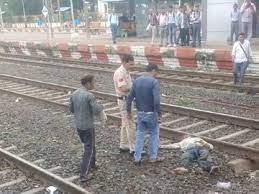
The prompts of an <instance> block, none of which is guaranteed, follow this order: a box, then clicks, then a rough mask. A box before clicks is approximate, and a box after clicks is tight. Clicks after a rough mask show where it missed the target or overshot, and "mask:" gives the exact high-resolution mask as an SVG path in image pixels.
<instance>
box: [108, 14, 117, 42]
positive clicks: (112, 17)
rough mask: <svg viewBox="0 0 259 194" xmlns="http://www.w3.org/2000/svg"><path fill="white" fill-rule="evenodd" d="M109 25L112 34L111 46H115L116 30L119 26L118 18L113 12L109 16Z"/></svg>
mask: <svg viewBox="0 0 259 194" xmlns="http://www.w3.org/2000/svg"><path fill="white" fill-rule="evenodd" d="M109 23H110V28H111V32H112V42H113V44H116V36H117V30H118V26H119V17H118V15H117V14H115V13H114V11H113V12H112V13H111V15H110V16H109Z"/></svg>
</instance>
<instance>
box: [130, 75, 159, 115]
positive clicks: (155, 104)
mask: <svg viewBox="0 0 259 194" xmlns="http://www.w3.org/2000/svg"><path fill="white" fill-rule="evenodd" d="M134 99H135V101H136V106H137V110H138V111H143V112H157V113H158V114H159V115H160V114H161V112H160V86H159V82H158V81H157V80H156V79H155V78H154V77H151V76H146V75H142V76H140V77H139V78H137V79H136V80H135V81H134V82H133V86H132V89H131V91H130V94H129V96H128V99H127V112H129V113H130V112H131V104H132V101H133V100H134Z"/></svg>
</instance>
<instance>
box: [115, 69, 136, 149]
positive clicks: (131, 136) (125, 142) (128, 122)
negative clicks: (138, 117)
mask: <svg viewBox="0 0 259 194" xmlns="http://www.w3.org/2000/svg"><path fill="white" fill-rule="evenodd" d="M113 81H114V86H115V91H116V94H117V96H118V97H126V96H127V95H128V92H127V93H125V92H123V91H121V90H120V88H121V87H126V88H128V89H131V87H132V80H131V77H130V74H129V72H128V71H127V70H126V69H125V68H124V67H123V66H122V65H121V66H120V67H119V68H118V69H117V70H116V71H115V73H114V77H113ZM126 103H127V100H126V99H125V98H123V99H118V107H119V108H120V112H121V117H122V119H121V134H120V148H121V149H130V152H133V151H135V128H136V127H135V123H134V120H133V119H128V117H127V110H126Z"/></svg>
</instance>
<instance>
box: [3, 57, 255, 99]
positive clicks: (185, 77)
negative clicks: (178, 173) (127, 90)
mask: <svg viewBox="0 0 259 194" xmlns="http://www.w3.org/2000/svg"><path fill="white" fill-rule="evenodd" d="M0 60H1V61H6V62H11V63H19V64H27V65H28V64H29V65H34V66H43V67H46V66H47V67H59V68H60V67H62V68H68V69H78V70H86V71H93V72H106V73H114V70H115V69H116V68H117V67H118V66H117V65H111V64H101V63H88V64H87V65H86V64H85V62H83V61H76V60H66V59H56V58H46V57H35V56H21V55H13V54H0ZM141 72H143V67H139V66H136V67H135V68H134V69H132V75H133V76H138V75H140V74H141ZM158 79H160V80H161V81H162V82H164V83H169V84H177V85H183V86H186V85H188V86H195V87H204V88H214V89H222V90H234V91H244V92H247V93H250V94H256V93H259V76H254V75H250V76H247V77H246V83H245V84H244V86H242V87H241V86H238V85H233V78H232V75H231V74H229V73H224V74H222V73H206V72H193V71H183V70H165V69H160V70H159V75H158Z"/></svg>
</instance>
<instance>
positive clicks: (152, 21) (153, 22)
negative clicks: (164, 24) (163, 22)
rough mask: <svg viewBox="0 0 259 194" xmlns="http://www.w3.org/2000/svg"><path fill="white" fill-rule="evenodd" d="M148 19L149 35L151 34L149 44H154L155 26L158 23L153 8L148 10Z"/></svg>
mask: <svg viewBox="0 0 259 194" xmlns="http://www.w3.org/2000/svg"><path fill="white" fill-rule="evenodd" d="M148 19H149V25H150V28H151V36H152V39H151V44H154V41H155V37H156V30H157V29H156V28H157V25H158V20H157V15H156V13H155V11H154V10H152V9H151V10H150V14H149V16H148Z"/></svg>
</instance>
